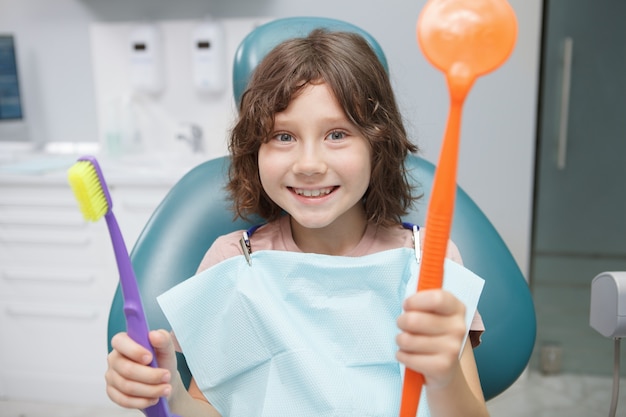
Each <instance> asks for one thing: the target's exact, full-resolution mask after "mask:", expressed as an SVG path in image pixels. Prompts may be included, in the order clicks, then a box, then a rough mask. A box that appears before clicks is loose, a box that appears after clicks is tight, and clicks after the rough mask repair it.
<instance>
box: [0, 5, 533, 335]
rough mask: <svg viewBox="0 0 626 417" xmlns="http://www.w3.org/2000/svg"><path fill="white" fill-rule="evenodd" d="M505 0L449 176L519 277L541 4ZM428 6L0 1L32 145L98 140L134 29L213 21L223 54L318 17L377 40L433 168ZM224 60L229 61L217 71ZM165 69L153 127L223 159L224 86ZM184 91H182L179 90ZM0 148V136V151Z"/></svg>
mask: <svg viewBox="0 0 626 417" xmlns="http://www.w3.org/2000/svg"><path fill="white" fill-rule="evenodd" d="M509 1H510V3H511V5H512V6H513V8H514V9H515V12H516V14H517V18H518V24H519V35H518V41H517V45H516V47H515V50H514V52H513V54H512V55H511V57H510V58H509V60H508V61H507V62H506V63H505V64H504V65H503V66H502V67H500V68H499V69H498V70H497V71H496V72H494V73H492V74H489V75H487V76H485V77H482V78H480V79H479V80H478V81H477V82H476V84H475V85H474V87H473V89H472V91H471V93H470V95H469V97H468V99H467V101H466V104H465V107H464V115H463V117H464V120H463V127H462V140H461V153H460V160H459V171H458V181H459V183H460V185H461V186H462V187H463V188H464V189H465V190H466V191H467V192H468V193H469V195H470V196H471V197H472V198H473V199H474V200H475V201H476V202H477V203H478V205H479V206H480V207H481V208H482V209H483V210H484V211H485V213H486V214H487V216H488V217H489V218H490V219H491V221H492V222H493V223H494V225H495V227H496V228H497V230H498V231H499V232H500V234H501V235H502V237H503V238H504V240H505V241H506V243H507V245H508V246H509V248H510V249H511V251H512V253H513V255H514V257H515V259H516V260H517V262H518V264H519V266H520V268H521V269H522V271H523V272H524V274H525V275H526V276H528V270H529V266H528V265H529V260H530V233H531V216H532V188H533V172H534V154H535V137H536V127H535V125H536V121H535V116H536V107H537V89H538V72H539V71H538V69H539V55H540V54H539V51H540V33H541V18H542V17H541V12H542V1H541V0H509ZM425 3H426V0H418V1H406V0H389V1H387V2H385V4H384V6H383V5H380V6H379V8H377V9H372V8H370V7H363V3H362V2H361V1H358V0H346V1H342V2H337V1H332V0H318V1H316V2H293V1H291V0H231V1H228V2H226V1H219V0H204V1H201V0H179V1H176V2H170V1H168V0H134V1H126V0H107V1H103V0H0V33H5V32H9V33H14V34H15V35H16V41H17V48H18V51H17V52H18V65H19V68H20V70H21V78H22V79H21V87H22V90H23V94H24V97H23V99H24V105H25V115H26V117H27V119H28V125H29V132H30V139H31V141H32V142H33V143H35V144H36V145H43V144H45V143H49V142H102V141H103V135H105V134H106V120H107V102H108V101H110V99H111V96H114V95H115V91H116V90H115V88H118V87H119V88H121V87H120V86H123V85H124V82H125V81H123V80H121V77H122V75H123V74H120V73H119V72H118V71H119V69H120V68H122V66H123V64H124V63H123V62H121V60H123V59H126V58H125V57H124V56H123V54H122V53H120V51H121V50H122V49H123V46H122V44H121V43H120V42H123V41H125V38H124V37H123V34H124V33H128V30H129V28H130V27H131V26H132V23H136V22H142V21H151V22H155V23H157V24H158V25H159V27H160V28H161V29H163V31H162V33H163V34H165V35H167V36H169V38H167V40H166V42H173V41H175V40H176V39H182V36H183V35H182V32H183V31H185V30H188V29H189V28H190V27H192V26H193V22H194V21H199V20H200V19H201V18H203V17H205V16H207V15H209V14H210V15H211V16H212V17H214V18H216V19H218V20H222V21H223V22H224V23H225V29H226V33H227V37H228V42H230V44H229V50H230V51H231V52H232V48H233V47H234V46H233V45H234V42H235V39H236V38H237V37H243V36H244V35H245V31H247V30H249V26H250V25H252V24H253V23H254V22H255V21H256V20H257V19H258V20H261V21H262V20H263V19H267V18H273V17H286V16H293V15H316V16H326V17H333V18H338V19H343V20H347V21H349V22H352V23H354V24H356V25H358V26H360V27H362V28H364V29H365V30H367V31H368V32H370V33H371V34H372V35H373V36H374V37H375V38H376V39H377V40H378V41H379V42H380V44H381V46H382V48H383V50H384V51H385V53H386V55H387V59H388V61H389V66H390V71H391V77H392V81H393V84H394V87H395V91H396V95H397V98H398V101H399V103H400V106H401V110H402V112H403V115H404V117H405V120H406V123H407V127H408V130H409V133H410V136H411V137H412V138H413V139H414V140H415V142H416V143H417V144H418V145H419V146H420V148H421V155H422V156H423V157H425V158H426V159H428V160H430V161H433V162H436V161H437V158H438V156H439V149H440V146H441V140H442V136H443V132H444V128H445V124H446V118H447V111H448V93H447V87H446V85H445V81H444V78H443V76H442V75H441V73H439V72H438V71H437V70H435V69H434V68H433V67H432V66H431V65H430V64H429V63H428V62H427V61H426V60H425V58H424V57H423V55H422V54H421V52H420V50H419V47H418V46H417V43H416V40H415V23H416V20H417V17H418V15H419V12H420V10H421V9H422V7H423V6H424V4H425ZM115 36H119V39H117V40H116V38H115ZM120 48H122V49H120ZM177 56H179V55H177ZM231 59H232V54H231V55H230V56H228V60H229V62H227V63H226V65H229V66H230V60H231ZM107 60H110V61H107ZM167 65H168V69H169V70H170V73H169V75H168V76H167V78H166V81H165V85H164V91H163V94H162V95H161V96H159V97H157V98H153V99H150V98H147V102H148V104H149V105H151V106H152V105H153V106H152V107H151V108H156V109H165V110H164V113H162V115H163V114H165V115H166V116H164V117H161V116H159V117H160V119H159V120H161V121H163V120H165V119H167V120H170V121H171V123H170V122H166V123H168V126H169V127H168V129H170V130H171V128H172V126H175V125H176V124H177V123H179V122H190V123H196V124H199V125H201V126H202V127H203V130H204V134H205V140H207V141H210V143H209V144H208V146H207V149H206V150H205V152H204V154H203V155H204V156H205V157H213V156H216V155H218V154H225V153H226V145H225V141H224V138H225V136H226V130H227V128H228V124H229V122H230V120H231V119H230V118H231V117H232V112H233V109H234V105H233V104H232V101H231V98H230V96H229V94H230V86H228V88H227V90H226V91H225V92H224V93H223V94H221V95H214V96H201V95H198V94H196V93H195V92H193V91H192V89H191V88H192V87H191V85H188V86H183V85H184V84H183V82H182V81H181V80H180V79H179V78H180V75H181V74H183V73H184V71H187V73H188V74H190V75H189V77H191V62H190V61H188V62H187V63H185V62H182V61H181V62H170V63H168V64H167ZM186 66H188V68H186ZM172 69H173V72H172ZM116 74H118V75H119V77H120V78H116ZM174 76H176V78H173V77H174ZM112 87H114V88H113V89H112ZM184 88H189V91H187V92H182V91H183V89H184ZM119 91H121V90H119ZM118 97H120V95H118ZM176 97H177V98H176ZM181 97H182V98H181ZM185 97H186V98H185ZM150 100H152V101H150ZM218 103H219V105H218ZM199 109H206V114H202V111H200V110H199ZM149 136H150V134H145V137H146V138H148V137H149ZM168 136H169V137H171V136H172V135H168ZM172 141H174V139H173V138H172ZM1 146H2V141H1V138H0V152H2V151H1V149H2V148H1ZM172 146H177V145H172ZM177 149H178V148H177ZM478 238H479V237H478ZM0 330H1V329H0Z"/></svg>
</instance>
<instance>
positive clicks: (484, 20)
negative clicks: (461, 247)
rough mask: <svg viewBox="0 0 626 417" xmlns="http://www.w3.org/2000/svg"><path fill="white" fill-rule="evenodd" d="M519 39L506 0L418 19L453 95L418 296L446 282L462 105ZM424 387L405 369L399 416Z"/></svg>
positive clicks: (429, 6) (431, 10)
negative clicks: (476, 85) (444, 267)
mask: <svg viewBox="0 0 626 417" xmlns="http://www.w3.org/2000/svg"><path fill="white" fill-rule="evenodd" d="M516 38H517V19H516V17H515V12H514V11H513V9H512V8H511V6H510V5H509V3H508V2H507V1H506V0H429V1H428V2H427V3H426V5H425V6H424V8H423V9H422V12H421V14H420V17H419V19H418V22H417V40H418V43H419V45H420V47H421V48H422V52H423V53H424V55H425V56H426V58H427V59H428V60H429V61H430V63H431V64H433V65H434V66H435V67H436V68H438V69H439V70H440V71H442V72H443V73H444V75H445V76H446V81H447V84H448V89H449V92H450V110H449V113H448V121H447V125H446V131H445V135H444V139H443V144H442V148H441V154H440V156H439V162H438V164H437V169H436V171H435V177H434V180H433V188H432V192H431V197H430V201H429V204H428V212H427V213H426V233H425V235H424V253H423V256H422V262H421V265H420V273H419V280H418V286H417V290H418V291H422V290H427V289H435V288H441V285H442V281H443V262H444V258H445V254H446V248H447V245H448V239H449V237H450V229H451V225H452V215H453V212H454V197H455V193H456V171H457V160H458V152H459V134H460V126H461V112H462V107H463V102H464V101H465V98H466V97H467V94H468V93H469V90H470V88H471V87H472V84H473V83H474V81H475V80H476V78H477V77H479V76H481V75H483V74H486V73H488V72H490V71H492V70H494V69H496V68H497V67H499V66H500V65H501V64H502V63H503V62H504V61H506V59H507V58H508V57H509V55H510V54H511V52H512V51H513V46H514V45H515V40H516ZM477 238H480V237H479V236H477ZM423 384H424V377H423V375H421V374H418V373H417V372H415V371H412V370H410V369H408V368H407V369H406V372H405V377H404V385H403V388H402V403H401V406H400V417H415V415H416V413H417V408H418V406H419V399H420V394H421V391H422V386H423Z"/></svg>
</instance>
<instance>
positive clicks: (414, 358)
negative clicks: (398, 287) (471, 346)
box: [396, 290, 467, 387]
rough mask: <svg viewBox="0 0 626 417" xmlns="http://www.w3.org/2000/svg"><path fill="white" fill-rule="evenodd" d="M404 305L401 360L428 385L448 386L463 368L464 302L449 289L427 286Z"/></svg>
mask: <svg viewBox="0 0 626 417" xmlns="http://www.w3.org/2000/svg"><path fill="white" fill-rule="evenodd" d="M403 307H404V311H403V313H402V314H400V316H399V317H398V327H399V328H400V331H401V332H400V333H399V334H398V336H397V338H396V342H397V344H398V347H399V350H398V352H397V354H396V357H397V359H398V361H399V362H401V363H403V364H404V365H405V366H407V367H408V368H411V369H413V370H414V371H416V372H419V373H421V374H422V375H424V378H425V383H426V385H427V386H429V387H445V386H447V385H448V383H449V382H450V381H452V379H453V377H454V375H455V374H456V373H457V372H458V371H459V370H460V363H459V355H460V353H461V347H462V345H463V339H464V338H465V334H466V332H467V329H466V328H465V305H464V304H463V303H462V302H461V301H460V300H459V299H457V298H456V297H455V296H453V295H452V294H451V293H449V292H447V291H444V290H425V291H418V292H417V293H415V294H413V295H411V296H410V297H408V298H407V299H406V300H405V301H404V305H403Z"/></svg>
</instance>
